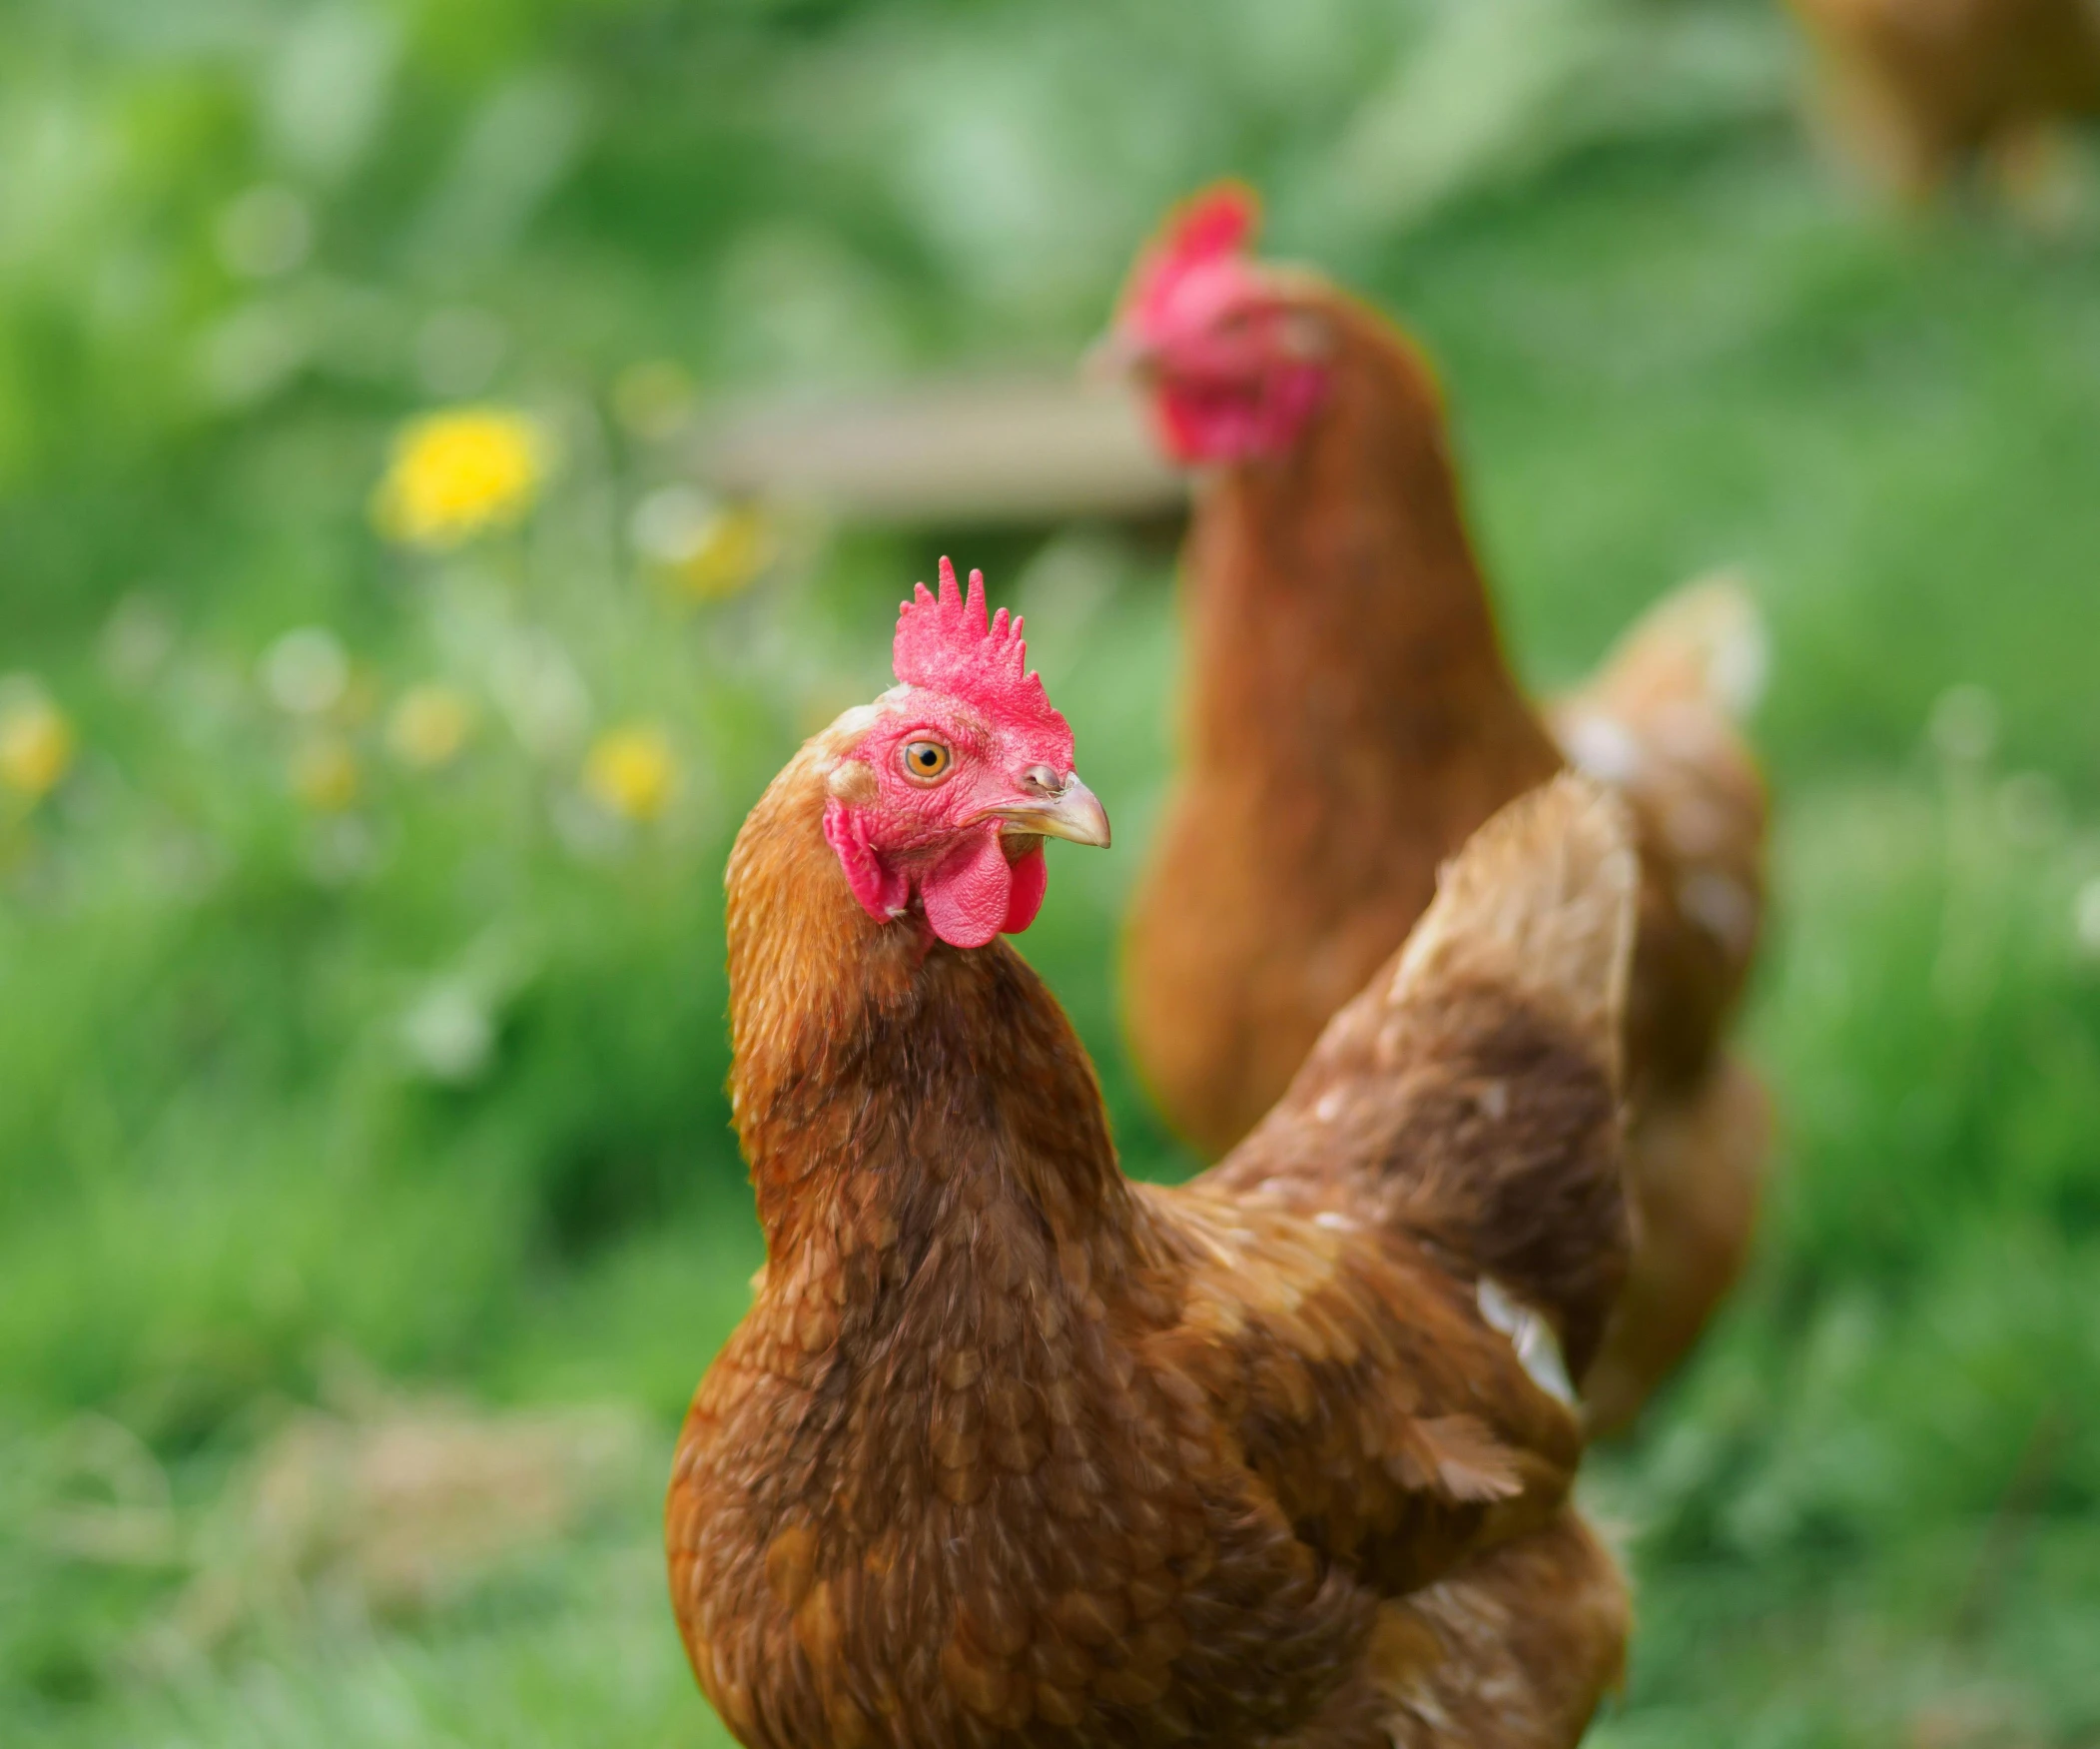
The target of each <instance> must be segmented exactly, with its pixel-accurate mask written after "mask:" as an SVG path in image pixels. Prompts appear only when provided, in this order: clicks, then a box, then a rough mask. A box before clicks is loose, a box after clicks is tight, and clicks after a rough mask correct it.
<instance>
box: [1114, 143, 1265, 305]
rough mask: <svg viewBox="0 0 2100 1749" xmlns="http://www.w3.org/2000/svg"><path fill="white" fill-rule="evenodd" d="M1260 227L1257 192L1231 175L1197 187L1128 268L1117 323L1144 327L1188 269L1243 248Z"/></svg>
mask: <svg viewBox="0 0 2100 1749" xmlns="http://www.w3.org/2000/svg"><path fill="white" fill-rule="evenodd" d="M1260 228H1261V197H1260V196H1259V195H1257V194H1256V193H1255V192H1254V190H1253V189H1252V188H1251V187H1250V186H1249V185H1248V184H1246V183H1244V182H1241V181H1240V180H1239V179H1238V178H1236V177H1227V178H1226V179H1225V180H1223V181H1222V182H1214V183H1212V184H1211V185H1210V186H1209V187H1208V188H1205V189H1200V190H1198V191H1197V192H1196V193H1195V194H1193V195H1190V196H1189V197H1188V199H1187V200H1185V201H1183V202H1182V203H1181V204H1180V205H1179V206H1177V207H1176V208H1174V210H1173V211H1172V212H1171V213H1169V214H1168V215H1167V216H1166V222H1165V224H1163V225H1161V226H1160V227H1159V230H1158V232H1157V234H1156V235H1155V236H1154V237H1153V239H1152V241H1151V242H1150V243H1148V244H1146V245H1145V248H1144V252H1143V253H1142V254H1141V255H1140V256H1139V257H1138V258H1137V266H1136V267H1135V268H1134V269H1133V270H1132V271H1131V274H1130V281H1129V284H1128V285H1127V286H1126V287H1125V288H1124V289H1123V295H1122V300H1121V303H1120V304H1119V305H1118V307H1117V322H1118V324H1119V325H1120V326H1124V327H1130V328H1136V329H1140V330H1142V329H1144V328H1146V327H1149V326H1150V325H1151V324H1152V323H1153V322H1154V321H1156V320H1157V319H1158V318H1159V317H1160V316H1161V315H1163V314H1164V312H1165V307H1166V303H1167V300H1168V299H1170V298H1171V297H1172V296H1173V293H1174V288H1175V286H1177V285H1178V284H1179V283H1180V281H1181V279H1182V277H1183V276H1184V275H1186V274H1187V273H1188V272H1189V271H1190V270H1191V269H1193V268H1197V267H1201V266H1203V265H1205V264H1207V263H1210V262H1214V261H1221V260H1224V259H1225V258H1227V257H1229V256H1234V255H1239V254H1242V253H1244V252H1245V250H1246V249H1247V247H1248V246H1249V245H1250V244H1251V243H1252V242H1253V241H1254V234H1255V233H1256V232H1257V231H1258V230H1260Z"/></svg>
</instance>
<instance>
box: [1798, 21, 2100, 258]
mask: <svg viewBox="0 0 2100 1749" xmlns="http://www.w3.org/2000/svg"><path fill="white" fill-rule="evenodd" d="M1789 4H1790V5H1791V6H1792V8H1793V10H1794V11H1795V12H1796V13H1797V14H1798V15H1799V16H1800V19H1801V22H1802V23H1803V24H1804V25H1805V26H1806V27H1807V29H1808V31H1809V33H1810V34H1811V35H1812V36H1813V37H1814V39H1815V42H1816V46H1817V49H1818V50H1819V52H1820V58H1821V61H1822V66H1823V106H1824V109H1825V111H1826V114H1827V119H1828V123H1829V126H1830V127H1831V129H1832V131H1833V132H1834V133H1835V134H1836V135H1837V137H1838V139H1839V141H1840V142H1841V143H1842V144H1843V145H1844V147H1845V148H1846V149H1847V150H1848V151H1849V152H1850V153H1851V154H1852V155H1853V156H1854V157H1855V158H1856V159H1857V160H1858V161H1859V162H1860V163H1861V165H1862V166H1863V167H1864V168H1865V169H1866V170H1867V171H1868V172H1869V173H1870V174H1872V175H1873V176H1875V177H1876V178H1877V179H1878V180H1880V181H1882V182H1884V183H1886V184H1887V185H1888V186H1889V187H1891V188H1892V189H1894V190H1896V191H1897V192H1898V193H1900V194H1903V195H1905V196H1908V197H1910V198H1912V199H1918V198H1923V197H1925V196H1928V195H1930V194H1932V193H1933V192H1935V191H1936V190H1937V189H1939V188H1940V187H1942V186H1943V185H1944V184H1945V183H1946V182H1947V181H1948V180H1949V179H1950V178H1952V177H1953V176H1954V175H1956V174H1957V173H1958V172H1959V171H1960V170H1962V169H1963V168H1964V167H1965V166H1966V165H1968V164H1969V163H1970V162H1972V161H1975V160H1981V161H1982V162H1983V164H1984V166H1985V167H1986V168H1987V169H1988V170H1990V171H1991V172H1992V173H1993V174H1994V176H1995V177H1996V179H1997V181H1998V182H1999V184H2000V186H2001V187H2002V188H2003V189H2004V191H2005V193H2006V194H2007V196H2008V197H2009V198H2010V199H2011V200H2012V201H2013V202H2014V203H2015V205H2016V206H2018V207H2020V208H2022V209H2024V210H2026V211H2028V212H2030V213H2033V214H2036V215H2037V216H2041V217H2046V216H2048V215H2049V213H2050V212H2051V210H2052V207H2053V205H2054V201H2055V196H2056V194H2057V191H2058V189H2059V188H2060V186H2061V184H2060V179H2059V178H2058V175H2057V172H2058V170H2059V168H2060V165H2061V154H2060V152H2059V150H2058V148H2059V146H2060V143H2061V142H2060V132H2061V129H2062V127H2063V124H2064V123H2065V122H2066V121H2068V120H2070V119H2072V118H2074V117H2077V116H2080V115H2087V114H2090V113H2092V112H2093V111H2094V110H2095V109H2100V7H2096V6H2095V5H2093V4H2092V0H1789Z"/></svg>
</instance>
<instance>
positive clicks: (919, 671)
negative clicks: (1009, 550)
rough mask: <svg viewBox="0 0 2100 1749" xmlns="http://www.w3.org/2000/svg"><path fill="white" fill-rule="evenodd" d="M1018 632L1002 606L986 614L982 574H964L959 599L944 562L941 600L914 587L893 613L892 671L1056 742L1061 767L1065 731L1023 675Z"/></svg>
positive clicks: (1038, 682)
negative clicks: (966, 584)
mask: <svg viewBox="0 0 2100 1749" xmlns="http://www.w3.org/2000/svg"><path fill="white" fill-rule="evenodd" d="M1021 630H1022V622H1021V620H1020V619H1019V618H1015V617H1011V616H1010V615H1009V614H1008V612H1007V610H1006V609H1005V608H1004V607H1002V608H1001V609H1000V610H999V611H998V612H997V613H993V614H988V613H987V612H986V609H985V573H984V572H983V571H980V570H974V571H972V572H971V573H970V593H969V595H968V597H965V595H964V594H963V591H962V590H961V589H960V588H959V587H958V586H957V584H956V567H955V565H954V564H953V563H952V562H951V561H950V560H949V559H947V558H943V559H942V560H941V593H940V594H939V595H936V594H935V593H934V592H933V591H932V590H931V589H929V588H928V587H927V586H926V585H925V584H924V583H918V584H915V585H914V587H913V590H912V598H911V599H910V600H909V601H907V602H905V604H904V605H903V606H902V607H901V608H899V609H898V613H897V641H896V644H895V646H894V648H893V653H892V656H891V665H892V666H893V667H894V668H895V669H896V670H897V677H898V679H900V680H902V681H904V682H905V683H906V684H907V685H911V686H924V687H926V688H927V689H928V690H929V691H932V692H946V693H948V694H949V695H950V696H952V697H955V698H961V699H964V700H965V701H967V702H968V703H971V704H974V705H976V706H977V707H978V708H979V709H980V710H982V711H984V712H985V713H986V714H987V715H988V716H991V717H993V718H995V719H997V720H999V721H1002V722H1005V723H1008V724H1011V725H1014V726H1018V727H1023V728H1029V729H1035V730H1039V731H1044V732H1049V733H1052V734H1055V735H1061V736H1062V737H1064V739H1065V742H1066V747H1067V750H1066V754H1065V759H1064V763H1065V764H1067V765H1068V764H1069V763H1070V753H1069V740H1070V735H1071V730H1070V729H1069V728H1068V727H1066V725H1065V721H1064V718H1063V717H1062V716H1061V715H1059V714H1058V712H1057V710H1056V708H1055V707H1054V706H1053V705H1052V704H1051V703H1050V694H1049V693H1047V692H1045V691H1044V689H1043V676H1042V675H1040V674H1032V673H1030V672H1029V671H1028V665H1027V664H1028V655H1029V646H1028V645H1027V643H1025V642H1024V641H1023V639H1022V635H1021Z"/></svg>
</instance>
